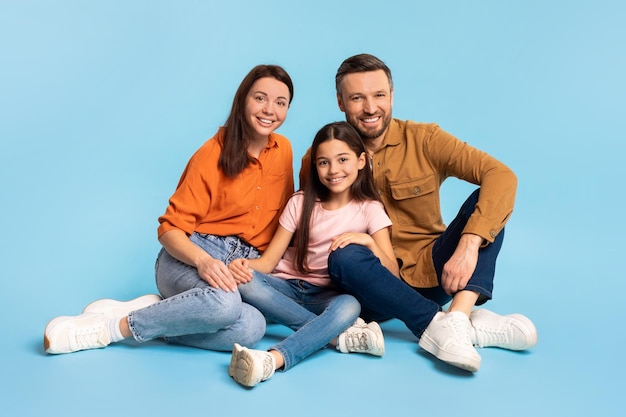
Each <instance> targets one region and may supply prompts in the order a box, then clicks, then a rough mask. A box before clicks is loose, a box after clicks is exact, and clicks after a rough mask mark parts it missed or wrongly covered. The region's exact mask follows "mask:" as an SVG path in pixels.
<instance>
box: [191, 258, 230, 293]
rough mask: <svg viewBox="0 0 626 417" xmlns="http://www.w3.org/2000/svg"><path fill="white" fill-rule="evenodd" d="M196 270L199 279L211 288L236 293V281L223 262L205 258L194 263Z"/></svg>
mask: <svg viewBox="0 0 626 417" xmlns="http://www.w3.org/2000/svg"><path fill="white" fill-rule="evenodd" d="M196 268H197V269H198V275H200V278H202V279H203V280H205V281H206V282H207V283H208V284H209V285H210V286H211V287H213V288H220V289H222V290H224V291H227V292H233V291H237V281H236V280H235V278H234V277H233V274H232V273H231V272H230V271H229V270H228V267H227V266H226V265H225V264H224V262H222V261H220V260H217V259H215V258H211V257H209V256H207V257H203V259H202V261H199V262H197V263H196Z"/></svg>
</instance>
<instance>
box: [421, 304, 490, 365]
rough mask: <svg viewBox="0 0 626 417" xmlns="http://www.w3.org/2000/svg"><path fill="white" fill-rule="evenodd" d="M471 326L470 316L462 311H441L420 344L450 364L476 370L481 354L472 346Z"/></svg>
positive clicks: (423, 334) (425, 332)
mask: <svg viewBox="0 0 626 417" xmlns="http://www.w3.org/2000/svg"><path fill="white" fill-rule="evenodd" d="M471 327H472V326H471V324H470V321H469V319H468V317H467V316H466V315H465V314H463V313H462V312H460V311H453V312H450V313H443V312H439V313H437V314H436V315H435V317H434V318H433V319H432V321H431V322H430V324H429V325H428V327H427V328H426V330H424V333H422V337H421V338H420V340H419V345H420V347H422V349H424V350H426V351H427V352H429V353H431V354H433V355H435V356H436V357H437V358H438V359H441V360H442V361H444V362H447V363H449V364H450V365H454V366H456V367H458V368H461V369H465V370H467V371H470V372H476V371H478V368H479V367H480V355H479V354H478V352H476V349H474V346H472V340H471V338H470V328H471Z"/></svg>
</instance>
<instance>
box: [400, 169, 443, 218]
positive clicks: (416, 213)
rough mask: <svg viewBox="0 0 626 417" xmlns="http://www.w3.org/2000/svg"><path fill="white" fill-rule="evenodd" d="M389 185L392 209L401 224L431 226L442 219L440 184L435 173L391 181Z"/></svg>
mask: <svg viewBox="0 0 626 417" xmlns="http://www.w3.org/2000/svg"><path fill="white" fill-rule="evenodd" d="M389 187H390V189H391V198H392V204H390V205H391V206H392V207H391V208H392V210H390V211H391V212H393V214H394V217H395V218H396V221H397V222H398V223H399V224H404V225H414V226H424V227H426V228H429V226H432V224H433V223H437V222H439V221H441V215H440V214H439V213H440V210H439V193H438V190H439V184H438V182H437V180H436V178H435V176H434V175H429V176H427V177H422V178H417V179H411V180H408V181H402V182H394V183H390V184H389ZM388 209H389V207H388Z"/></svg>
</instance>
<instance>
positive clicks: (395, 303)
mask: <svg viewBox="0 0 626 417" xmlns="http://www.w3.org/2000/svg"><path fill="white" fill-rule="evenodd" d="M478 193H479V190H476V191H474V192H473V193H472V194H471V195H470V196H469V197H468V199H467V200H466V201H465V203H463V205H462V206H461V209H460V210H459V213H458V214H457V217H456V218H455V219H454V220H453V221H452V223H450V226H449V227H448V228H447V230H446V231H445V232H444V233H443V234H442V235H441V236H440V237H439V238H438V239H437V241H436V242H435V245H434V247H433V263H434V265H435V270H436V271H437V277H438V279H439V284H440V285H439V286H438V287H434V288H423V289H421V288H413V287H411V286H409V285H408V284H407V283H405V282H404V281H401V280H399V279H398V278H396V277H395V276H394V275H393V274H392V273H391V272H389V270H388V269H387V268H385V267H384V266H383V265H382V264H381V263H380V261H379V259H378V258H377V257H376V256H374V254H373V253H372V252H371V251H370V250H369V249H367V248H365V247H363V246H359V245H348V246H346V247H345V248H343V249H337V250H335V251H334V252H332V253H331V254H330V256H329V258H328V269H329V273H330V278H331V280H332V282H333V284H334V285H336V286H337V287H339V288H340V289H342V290H343V291H345V292H347V293H348V294H352V295H353V296H354V297H356V299H357V300H359V302H360V303H361V310H362V311H361V316H362V317H363V319H365V320H377V321H382V320H386V319H390V318H397V319H400V320H401V321H402V322H404V324H405V325H406V326H407V327H408V328H409V330H411V332H413V334H414V335H415V336H417V337H418V338H419V337H420V336H421V335H422V332H423V331H424V330H425V329H426V327H427V326H428V324H429V323H430V322H431V320H432V318H433V317H434V315H435V314H436V313H437V312H438V311H439V310H440V309H441V306H442V305H444V304H446V303H447V302H449V301H450V300H451V297H450V296H449V295H447V294H446V293H445V291H444V290H443V288H442V287H441V272H442V270H443V265H444V264H445V263H446V262H447V260H448V259H450V256H452V254H453V253H454V250H455V249H456V247H457V245H458V242H459V239H460V238H461V234H462V231H463V228H464V227H465V225H466V224H467V221H468V219H469V217H470V215H471V214H472V212H473V211H474V207H475V206H476V202H477V201H478ZM503 238H504V230H503V231H502V232H500V234H499V235H498V236H497V237H496V239H495V241H494V242H493V243H491V244H490V245H487V246H486V247H484V248H481V249H480V251H479V254H478V265H477V266H476V270H475V271H474V274H473V275H472V277H471V278H470V281H469V283H468V285H467V287H466V288H467V289H469V290H472V291H477V292H478V293H479V294H480V295H479V301H478V303H477V304H482V303H484V302H485V301H486V300H488V299H490V298H491V291H492V289H493V277H494V274H495V262H496V258H497V255H498V253H499V251H500V247H501V246H502V239H503Z"/></svg>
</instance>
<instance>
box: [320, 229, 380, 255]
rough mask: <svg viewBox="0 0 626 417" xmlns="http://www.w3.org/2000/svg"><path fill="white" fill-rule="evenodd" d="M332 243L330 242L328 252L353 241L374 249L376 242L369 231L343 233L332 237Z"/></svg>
mask: <svg viewBox="0 0 626 417" xmlns="http://www.w3.org/2000/svg"><path fill="white" fill-rule="evenodd" d="M331 240H332V243H331V244H330V248H329V249H328V252H333V251H334V250H335V249H339V248H345V247H346V246H348V245H349V244H351V243H354V244H357V245H361V246H365V247H367V248H370V249H372V247H373V245H375V243H374V239H372V236H370V235H368V234H367V233H342V234H340V235H339V236H335V237H333V238H331Z"/></svg>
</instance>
